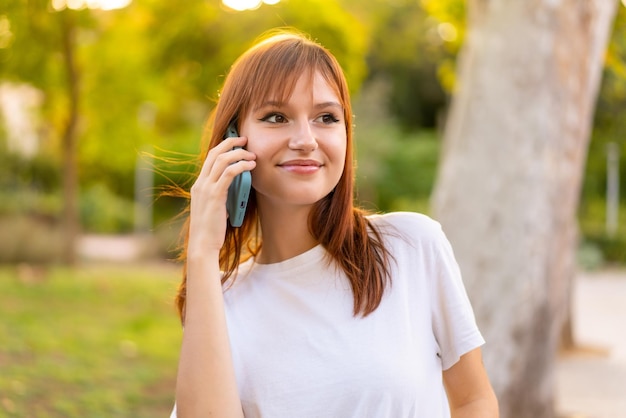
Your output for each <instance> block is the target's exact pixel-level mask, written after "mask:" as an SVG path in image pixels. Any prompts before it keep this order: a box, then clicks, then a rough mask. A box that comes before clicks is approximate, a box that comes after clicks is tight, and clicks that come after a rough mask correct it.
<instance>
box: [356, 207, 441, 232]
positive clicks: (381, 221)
mask: <svg viewBox="0 0 626 418" xmlns="http://www.w3.org/2000/svg"><path fill="white" fill-rule="evenodd" d="M368 219H369V220H370V222H371V224H372V225H373V226H374V227H376V228H377V229H378V230H379V231H380V232H382V233H385V232H387V231H388V230H395V231H396V232H399V233H400V234H401V235H408V236H410V237H413V238H417V237H422V238H440V237H441V236H442V234H443V232H442V230H441V224H440V223H439V222H437V221H436V220H434V219H433V218H431V217H430V216H428V215H424V214H422V213H417V212H389V213H384V214H374V215H370V216H368Z"/></svg>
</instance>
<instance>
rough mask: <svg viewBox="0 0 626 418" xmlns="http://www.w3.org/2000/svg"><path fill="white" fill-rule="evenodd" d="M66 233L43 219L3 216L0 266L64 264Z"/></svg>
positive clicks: (0, 223) (38, 217)
mask: <svg viewBox="0 0 626 418" xmlns="http://www.w3.org/2000/svg"><path fill="white" fill-rule="evenodd" d="M61 238H62V231H61V229H60V227H59V226H58V224H57V222H56V221H54V220H51V219H50V218H46V217H43V216H41V215H39V216H38V215H26V214H21V213H13V214H11V215H0V264H4V263H34V264H49V263H55V262H58V261H60V259H61V255H62V254H61V249H62V246H61V245H60V243H61V242H62V239H61Z"/></svg>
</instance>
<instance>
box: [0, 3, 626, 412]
mask: <svg viewBox="0 0 626 418" xmlns="http://www.w3.org/2000/svg"><path fill="white" fill-rule="evenodd" d="M616 3H617V1H616ZM87 6H90V7H87ZM108 9H110V10H108ZM466 9H467V5H466V3H465V2H464V1H462V0H445V1H437V0H421V1H418V0H413V1H409V0H393V1H391V0H389V1H381V0H360V1H359V0H335V1H332V0H328V1H323V0H289V1H288V0H283V1H280V2H278V3H277V4H262V5H259V7H257V8H255V9H253V10H244V11H235V10H234V9H232V8H229V7H226V6H224V5H223V4H221V3H220V2H219V1H217V0H190V1H186V2H184V3H176V2H165V1H158V0H146V1H138V0H135V1H132V2H130V1H122V0H119V1H117V2H115V1H113V2H106V1H100V2H98V1H91V2H89V1H84V2H81V1H79V0H75V1H67V2H64V1H61V0H55V1H52V2H50V1H44V0H39V1H37V0H35V1H18V0H8V1H4V2H3V4H2V5H1V6H0V121H1V122H0V263H2V267H0V312H1V314H2V321H1V322H0V341H1V343H0V416H8V417H47V416H50V417H57V416H58V417H74V416H76V417H78V416H90V417H99V416H102V417H105V416H106V417H109V416H116V417H125V416H128V417H131V416H132V417H154V416H166V415H167V414H168V412H169V410H170V409H171V405H172V402H173V389H174V378H175V373H176V358H177V354H178V348H179V342H180V325H179V323H178V319H177V317H176V314H175V311H174V308H173V302H172V300H173V295H174V292H175V288H176V282H177V280H178V279H179V276H180V268H179V266H178V265H177V264H176V263H175V261H173V259H174V258H175V255H176V245H177V239H178V232H179V227H180V220H178V219H176V218H175V217H176V215H177V214H179V213H180V212H181V210H182V209H184V207H185V205H186V202H185V201H181V200H180V199H175V198H171V197H167V196H161V197H159V195H160V191H162V190H164V189H166V188H167V187H168V186H170V185H171V184H182V185H186V186H188V185H189V181H191V180H192V175H193V173H194V170H195V169H196V167H197V161H196V160H195V156H196V155H197V154H198V151H199V149H200V145H201V144H200V139H201V135H202V129H203V124H204V120H205V118H206V116H207V114H208V112H209V111H210V109H211V107H212V105H213V103H214V102H215V99H216V98H217V96H218V90H219V87H220V83H221V81H222V80H223V76H224V74H225V73H226V72H227V70H228V68H229V66H230V64H231V63H232V61H233V60H234V59H235V58H236V57H237V56H238V55H239V54H240V53H241V52H243V51H244V50H245V49H246V48H247V47H248V46H249V45H251V43H252V42H253V41H254V39H255V38H256V37H257V36H258V35H259V34H261V33H262V32H263V31H265V30H267V29H270V28H274V27H280V26H293V27H297V28H299V29H301V30H303V31H305V32H307V33H309V34H311V36H312V37H313V38H314V39H316V40H318V41H320V42H321V43H322V44H324V45H325V46H327V47H328V48H329V49H330V50H331V51H332V52H333V53H334V54H335V55H336V56H337V57H338V59H339V61H340V62H341V64H342V66H343V67H344V69H345V71H346V74H347V77H348V80H349V83H350V86H351V89H352V95H353V101H354V111H355V114H356V118H355V135H356V151H357V161H358V171H357V185H358V198H359V200H360V201H361V202H362V204H363V205H364V206H366V207H368V208H370V209H373V210H377V211H390V210H412V211H418V212H424V213H428V214H432V213H431V212H432V209H431V205H430V198H431V194H432V192H433V187H434V185H435V182H436V177H437V173H438V164H439V162H440V161H441V154H442V148H443V146H442V138H443V136H444V129H445V123H446V120H447V114H448V112H449V109H450V103H451V100H452V97H453V95H454V92H455V89H456V87H457V85H458V80H457V59H458V54H459V51H460V50H461V48H462V47H463V44H464V40H465V36H466V24H467V23H466V22H467V20H466V18H467V16H466V15H467V10H466ZM611 28H612V29H611V30H610V33H611V36H610V39H609V41H608V44H607V48H606V52H605V53H604V54H603V65H602V66H603V74H602V82H601V85H600V86H599V92H598V96H597V101H596V102H595V104H596V106H595V113H594V116H593V121H592V126H591V130H590V142H589V147H588V152H587V157H586V159H585V160H586V162H585V166H584V176H583V180H582V182H581V185H580V202H579V204H578V207H577V220H578V226H579V234H578V237H577V251H576V259H577V265H578V268H580V269H581V270H591V271H593V270H601V269H607V268H611V269H615V268H617V269H622V268H624V267H626V221H625V220H626V199H625V198H624V196H626V181H624V182H621V183H620V182H619V178H620V177H621V178H622V179H623V178H626V164H624V163H623V162H621V163H620V156H621V158H622V160H623V156H624V155H626V140H625V139H624V138H625V136H626V129H625V128H626V117H624V115H625V114H626V113H625V112H626V4H623V3H620V4H619V7H618V8H617V10H616V15H615V18H614V20H612V23H611ZM532 105H533V104H532V103H529V104H528V106H532ZM490 117H492V116H491V115H489V114H486V115H485V116H484V120H485V124H489V123H490V122H491V121H490ZM468 199H471V196H468ZM494 204H497V202H494ZM94 237H116V238H119V237H124V238H127V239H126V240H122V241H119V240H117V241H116V240H112V241H110V242H113V245H114V246H117V253H116V252H115V251H113V252H114V253H116V254H120V253H121V254H122V257H121V258H122V260H120V259H119V258H118V259H116V260H113V261H114V262H111V260H109V262H106V261H107V260H106V258H107V257H106V255H107V251H108V250H107V249H106V248H104V247H102V248H97V247H96V249H95V251H93V250H89V251H88V250H87V247H88V244H89V243H92V242H94V241H93V239H94ZM129 239H130V241H131V242H133V243H134V245H133V246H131V247H128V248H126V247H123V245H124V244H123V243H127V242H129ZM90 240H91V241H90ZM105 241H106V240H105ZM95 242H102V241H95ZM477 245H480V244H477ZM90 248H91V247H90ZM98 255H100V257H98ZM124 255H126V256H124Z"/></svg>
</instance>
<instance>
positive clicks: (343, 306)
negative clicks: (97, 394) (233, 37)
mask: <svg viewBox="0 0 626 418" xmlns="http://www.w3.org/2000/svg"><path fill="white" fill-rule="evenodd" d="M370 220H371V221H372V222H373V223H374V224H375V225H376V226H377V227H378V228H379V230H380V231H381V232H382V233H383V234H384V239H385V245H386V247H387V249H388V250H389V252H390V253H391V254H392V255H393V260H391V277H392V284H391V286H390V287H388V288H387V289H386V291H385V294H384V296H383V299H382V301H381V304H380V306H379V307H378V308H377V309H376V310H375V311H374V312H373V313H371V314H370V315H368V316H367V317H365V318H363V317H362V316H354V314H353V296H352V290H351V288H350V285H349V283H348V281H347V278H346V277H345V274H344V273H343V271H342V270H341V269H340V268H338V267H337V266H336V265H335V264H334V263H332V262H331V263H329V262H328V257H327V254H326V251H325V249H324V248H323V247H322V246H320V245H318V246H317V247H314V248H313V249H311V250H309V251H307V252H305V253H303V254H300V255H298V256H296V257H294V258H291V259H289V260H286V261H283V262H280V263H276V264H256V263H255V262H254V260H248V261H247V262H246V263H243V264H242V265H241V266H240V268H239V273H238V276H237V279H236V280H235V282H234V284H233V285H232V287H230V288H228V289H227V290H226V291H225V293H224V298H225V309H226V318H227V323H228V330H229V335H230V340H231V347H232V352H233V361H234V367H235V374H236V379H237V385H238V387H239V395H240V398H241V402H242V407H243V411H244V415H245V416H246V418H257V417H264V418H294V417H298V418H309V417H310V418H313V417H315V418H329V417H336V418H350V417H353V418H368V417H371V418H409V417H419V418H440V417H441V418H444V417H449V416H450V413H449V408H448V402H447V397H446V393H445V390H444V387H443V382H442V373H441V372H442V370H445V369H448V368H449V367H451V366H452V365H454V364H455V363H456V362H457V361H458V360H459V358H460V356H461V355H463V354H465V353H467V352H469V351H471V350H472V349H474V348H476V347H479V346H481V345H482V344H484V340H483V338H482V336H481V334H480V332H479V330H478V328H477V326H476V323H475V319H474V314H473V312H472V308H471V306H470V302H469V300H468V298H467V294H466V292H465V288H464V286H463V283H462V280H461V275H460V272H459V269H458V266H457V263H456V261H455V259H454V255H453V252H452V248H451V247H450V244H449V242H448V240H447V239H446V237H445V235H444V233H443V232H442V230H441V228H440V226H439V224H438V223H437V222H435V221H433V220H432V219H430V218H428V217H426V216H424V215H419V214H414V213H405V212H395V213H390V214H386V215H374V216H371V217H370ZM172 416H175V413H173V414H172Z"/></svg>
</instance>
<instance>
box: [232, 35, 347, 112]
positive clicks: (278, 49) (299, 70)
mask: <svg viewBox="0 0 626 418" xmlns="http://www.w3.org/2000/svg"><path fill="white" fill-rule="evenodd" d="M264 46H267V45H265V44H264V43H261V44H259V45H258V46H257V47H256V48H254V49H253V50H252V51H250V55H251V56H249V57H248V59H249V60H250V62H249V64H250V65H249V66H248V72H247V74H245V77H246V78H249V79H250V81H252V82H250V83H244V84H247V85H248V86H251V88H250V89H249V91H248V92H246V93H247V94H244V96H247V100H246V99H244V100H243V103H245V104H247V106H245V108H242V109H241V111H242V113H243V114H247V113H248V112H249V111H251V110H253V109H257V108H258V107H260V106H262V105H263V103H264V102H265V101H267V100H268V99H269V100H272V101H277V102H280V103H285V102H287V101H288V100H289V97H291V94H292V93H293V90H294V89H295V86H296V83H297V82H298V80H299V79H300V77H302V76H305V77H309V79H310V80H309V81H311V82H312V81H313V77H314V76H315V73H316V72H319V73H320V74H321V75H322V77H324V79H325V80H326V82H327V83H328V85H329V86H330V87H331V89H332V90H333V91H334V92H335V94H336V95H337V97H338V98H339V100H340V102H341V103H340V104H341V105H342V106H343V107H344V108H345V106H346V95H345V93H344V88H342V86H341V85H340V84H341V80H342V76H341V74H338V73H337V71H338V68H336V65H333V64H334V63H333V62H331V60H329V58H328V55H327V54H326V53H325V52H324V51H323V50H322V49H320V47H319V46H318V45H309V44H307V43H305V42H303V40H301V39H288V40H286V41H283V42H279V43H275V44H273V45H269V46H268V48H264ZM268 74H272V77H269V76H268Z"/></svg>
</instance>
